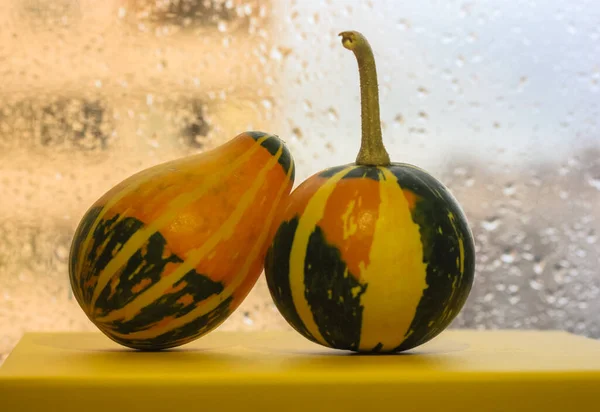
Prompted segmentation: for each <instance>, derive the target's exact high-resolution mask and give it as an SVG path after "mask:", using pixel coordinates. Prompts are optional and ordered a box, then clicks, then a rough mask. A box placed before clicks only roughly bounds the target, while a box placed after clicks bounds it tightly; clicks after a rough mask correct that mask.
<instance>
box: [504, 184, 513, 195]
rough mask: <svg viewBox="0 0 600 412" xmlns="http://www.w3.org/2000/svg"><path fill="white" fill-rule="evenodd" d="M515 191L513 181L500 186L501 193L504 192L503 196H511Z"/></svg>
mask: <svg viewBox="0 0 600 412" xmlns="http://www.w3.org/2000/svg"><path fill="white" fill-rule="evenodd" d="M516 192H517V188H516V187H515V185H514V184H513V183H507V184H506V185H505V186H504V187H503V188H502V193H504V195H505V196H512V195H514V194H515V193H516Z"/></svg>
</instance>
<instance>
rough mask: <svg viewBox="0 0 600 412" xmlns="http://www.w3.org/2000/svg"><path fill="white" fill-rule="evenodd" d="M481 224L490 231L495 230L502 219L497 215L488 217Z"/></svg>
mask: <svg viewBox="0 0 600 412" xmlns="http://www.w3.org/2000/svg"><path fill="white" fill-rule="evenodd" d="M481 226H482V227H483V228H484V229H485V230H487V231H488V232H493V231H494V230H496V229H498V226H500V219H499V218H498V217H497V216H492V217H488V218H486V219H484V220H482V221H481Z"/></svg>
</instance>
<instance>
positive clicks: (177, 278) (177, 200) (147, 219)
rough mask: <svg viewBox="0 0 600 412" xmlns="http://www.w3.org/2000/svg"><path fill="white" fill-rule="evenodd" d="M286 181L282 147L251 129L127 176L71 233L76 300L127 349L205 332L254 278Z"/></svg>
mask: <svg viewBox="0 0 600 412" xmlns="http://www.w3.org/2000/svg"><path fill="white" fill-rule="evenodd" d="M293 181H294V162H293V158H292V156H291V154H290V152H289V151H288V149H287V147H286V146H285V144H284V143H283V142H282V141H281V140H280V139H279V138H278V137H277V136H273V135H269V134H265V133H260V132H247V133H242V134H240V135H238V136H237V137H235V138H234V139H232V140H231V141H229V142H227V143H226V144H224V145H222V146H219V147H217V148H215V149H214V150H211V151H208V152H205V153H201V154H198V155H194V156H189V157H186V158H183V159H178V160H174V161H171V162H167V163H164V164H160V165H157V166H154V167H151V168H149V169H147V170H144V171H142V172H140V173H138V174H135V175H133V176H131V177H129V178H128V179H126V180H124V181H123V182H121V183H119V184H118V185H117V186H115V187H114V188H113V189H111V190H110V191H108V192H107V193H106V194H105V195H103V196H102V197H101V198H100V199H98V200H97V201H96V202H95V203H94V204H93V205H92V206H91V208H90V209H89V210H88V211H87V212H86V213H85V215H84V217H83V218H82V220H81V222H80V224H79V227H78V228H77V231H76V233H75V236H74V238H73V242H72V247H71V253H70V265H69V274H70V281H71V286H72V289H73V292H74V295H75V298H76V299H77V302H78V303H79V305H80V306H81V308H82V309H83V310H84V312H85V313H86V315H87V316H88V317H89V319H90V320H91V321H92V322H93V323H94V324H95V325H96V326H97V327H98V328H99V329H100V330H101V331H102V332H103V333H105V334H106V335H107V336H108V337H110V338H111V339H113V340H114V341H116V342H118V343H120V344H122V345H124V346H127V347H131V348H136V349H144V350H158V349H165V348H171V347H175V346H179V345H183V344H185V343H188V342H190V341H192V340H194V339H196V338H198V337H200V336H202V335H204V334H206V333H208V332H210V331H211V330H213V329H214V328H216V327H217V326H218V325H219V324H221V323H222V322H223V321H224V320H225V319H227V317H228V316H229V315H230V314H231V313H232V312H233V311H234V310H235V308H237V307H238V306H239V304H240V303H241V302H242V300H243V299H244V298H245V297H246V295H247V294H248V292H249V291H250V289H251V288H252V287H253V285H254V284H255V282H256V280H257V278H258V276H259V275H260V274H261V273H262V269H263V261H264V256H265V253H266V249H267V247H268V244H269V241H270V239H269V235H270V229H271V225H272V224H273V222H274V220H275V217H276V216H277V215H278V214H279V213H280V210H279V209H280V206H281V204H282V200H283V199H285V197H286V196H287V195H288V194H289V192H290V191H291V189H292V186H293Z"/></svg>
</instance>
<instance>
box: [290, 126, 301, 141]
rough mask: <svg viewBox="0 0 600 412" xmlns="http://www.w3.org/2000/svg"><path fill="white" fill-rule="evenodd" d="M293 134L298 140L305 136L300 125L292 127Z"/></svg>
mask: <svg viewBox="0 0 600 412" xmlns="http://www.w3.org/2000/svg"><path fill="white" fill-rule="evenodd" d="M292 136H293V137H294V138H296V139H298V140H302V138H303V134H302V130H301V129H300V128H299V127H294V128H292Z"/></svg>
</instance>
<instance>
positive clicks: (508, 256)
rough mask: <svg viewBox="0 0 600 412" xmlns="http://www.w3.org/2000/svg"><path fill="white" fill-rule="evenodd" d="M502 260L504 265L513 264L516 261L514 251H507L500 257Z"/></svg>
mask: <svg viewBox="0 0 600 412" xmlns="http://www.w3.org/2000/svg"><path fill="white" fill-rule="evenodd" d="M500 260H502V261H503V262H504V263H513V262H514V261H515V252H514V251H513V250H507V251H505V252H504V253H502V255H501V256H500Z"/></svg>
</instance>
